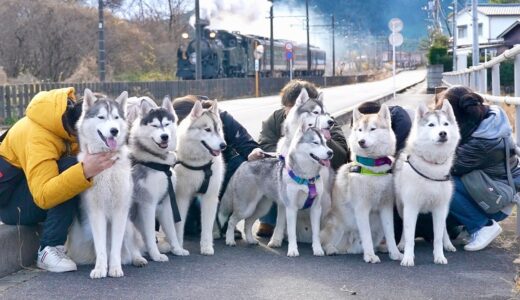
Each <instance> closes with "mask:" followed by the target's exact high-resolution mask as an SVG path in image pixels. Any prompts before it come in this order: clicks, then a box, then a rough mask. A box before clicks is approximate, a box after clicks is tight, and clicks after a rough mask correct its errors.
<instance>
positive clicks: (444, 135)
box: [439, 131, 448, 138]
mask: <svg viewBox="0 0 520 300" xmlns="http://www.w3.org/2000/svg"><path fill="white" fill-rule="evenodd" d="M447 135H448V134H447V133H446V131H441V132H439V136H440V137H441V138H446V136H447Z"/></svg>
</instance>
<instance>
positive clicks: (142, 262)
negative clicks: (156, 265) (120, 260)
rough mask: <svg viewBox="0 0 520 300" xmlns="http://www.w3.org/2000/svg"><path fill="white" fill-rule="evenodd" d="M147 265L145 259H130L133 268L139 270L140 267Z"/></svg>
mask: <svg viewBox="0 0 520 300" xmlns="http://www.w3.org/2000/svg"><path fill="white" fill-rule="evenodd" d="M147 264H148V261H147V260H146V258H144V257H142V256H140V257H134V259H132V265H134V267H138V268H141V267H144V266H146V265H147Z"/></svg>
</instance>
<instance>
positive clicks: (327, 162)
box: [320, 159, 330, 168]
mask: <svg viewBox="0 0 520 300" xmlns="http://www.w3.org/2000/svg"><path fill="white" fill-rule="evenodd" d="M320 164H321V165H322V166H324V167H327V168H330V159H320Z"/></svg>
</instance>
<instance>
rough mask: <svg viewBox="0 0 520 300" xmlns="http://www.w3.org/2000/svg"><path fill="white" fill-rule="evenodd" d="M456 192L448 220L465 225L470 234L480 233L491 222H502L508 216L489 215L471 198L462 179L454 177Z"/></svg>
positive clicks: (502, 214) (499, 214) (452, 199)
mask: <svg viewBox="0 0 520 300" xmlns="http://www.w3.org/2000/svg"><path fill="white" fill-rule="evenodd" d="M453 181H454V184H455V191H454V192H453V196H452V198H451V204H450V212H449V214H448V218H449V219H452V220H454V221H455V222H457V223H458V224H460V225H464V227H465V228H466V230H467V231H468V233H469V234H473V233H475V232H477V231H479V230H480V229H481V228H482V227H484V226H486V225H488V223H489V222H490V221H491V220H495V221H497V222H498V221H502V220H504V219H505V218H506V217H507V215H506V214H504V213H503V212H501V211H499V212H497V213H495V214H487V213H486V212H484V211H483V210H482V209H481V208H480V207H479V206H478V204H476V203H475V201H474V200H473V199H472V198H471V196H470V195H469V193H468V191H467V190H466V187H464V184H463V183H462V180H460V177H456V176H454V177H453Z"/></svg>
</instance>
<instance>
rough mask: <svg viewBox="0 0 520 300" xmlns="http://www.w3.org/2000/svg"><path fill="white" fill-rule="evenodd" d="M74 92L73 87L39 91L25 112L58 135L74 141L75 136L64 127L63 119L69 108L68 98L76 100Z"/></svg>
mask: <svg viewBox="0 0 520 300" xmlns="http://www.w3.org/2000/svg"><path fill="white" fill-rule="evenodd" d="M74 93H75V91H74V88H72V87H70V88H62V89H56V90H50V91H45V92H39V93H38V94H37V95H36V96H34V98H33V99H32V100H31V102H30V103H29V106H27V111H26V113H25V114H26V116H27V117H28V118H29V119H31V120H32V121H34V122H35V123H37V124H38V125H40V126H42V127H43V128H45V129H47V130H49V131H50V132H52V133H54V134H56V135H57V136H59V137H61V138H63V139H65V140H69V141H74V140H75V137H73V136H71V135H69V133H68V132H67V131H66V130H65V128H64V127H63V121H62V117H63V114H64V113H65V110H66V109H67V99H68V98H70V99H73V100H74V99H75V96H74Z"/></svg>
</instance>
